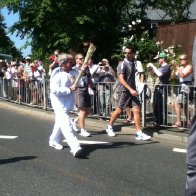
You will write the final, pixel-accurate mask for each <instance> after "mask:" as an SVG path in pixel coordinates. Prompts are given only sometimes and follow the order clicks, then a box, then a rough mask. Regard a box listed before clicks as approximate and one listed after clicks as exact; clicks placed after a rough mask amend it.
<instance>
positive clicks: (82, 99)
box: [74, 89, 91, 108]
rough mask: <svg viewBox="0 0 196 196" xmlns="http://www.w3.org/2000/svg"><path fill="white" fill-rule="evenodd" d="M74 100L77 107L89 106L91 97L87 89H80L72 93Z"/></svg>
mask: <svg viewBox="0 0 196 196" xmlns="http://www.w3.org/2000/svg"><path fill="white" fill-rule="evenodd" d="M74 101H75V105H76V107H77V108H82V107H85V108H90V107H91V97H90V94H89V92H88V90H85V91H83V90H80V89H77V91H76V92H75V93H74Z"/></svg>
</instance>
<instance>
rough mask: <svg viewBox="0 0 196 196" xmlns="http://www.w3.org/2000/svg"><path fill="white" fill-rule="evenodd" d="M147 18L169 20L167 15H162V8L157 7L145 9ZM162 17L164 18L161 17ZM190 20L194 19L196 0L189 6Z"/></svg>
mask: <svg viewBox="0 0 196 196" xmlns="http://www.w3.org/2000/svg"><path fill="white" fill-rule="evenodd" d="M146 13H147V18H148V19H150V20H152V21H160V20H170V17H169V16H166V17H164V15H165V12H164V11H163V10H160V9H157V10H154V9H152V8H149V9H148V10H147V11H146ZM163 17H164V18H163ZM189 17H190V20H196V1H194V2H193V3H192V4H191V6H190V15H189Z"/></svg>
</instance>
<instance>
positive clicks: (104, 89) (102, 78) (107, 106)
mask: <svg viewBox="0 0 196 196" xmlns="http://www.w3.org/2000/svg"><path fill="white" fill-rule="evenodd" d="M97 73H98V76H99V86H98V92H99V98H100V99H99V100H100V110H101V111H100V113H101V114H102V115H103V116H104V117H106V116H109V115H110V113H111V110H112V108H111V96H112V87H113V83H114V82H115V80H116V77H115V72H114V70H113V69H112V67H111V66H110V65H109V61H108V60H107V59H102V61H101V62H100V63H99V68H98V70H97Z"/></svg>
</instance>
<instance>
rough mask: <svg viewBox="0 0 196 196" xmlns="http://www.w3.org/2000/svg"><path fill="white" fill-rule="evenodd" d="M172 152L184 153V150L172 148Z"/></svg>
mask: <svg viewBox="0 0 196 196" xmlns="http://www.w3.org/2000/svg"><path fill="white" fill-rule="evenodd" d="M173 151H174V152H182V153H186V149H183V148H174V149H173Z"/></svg>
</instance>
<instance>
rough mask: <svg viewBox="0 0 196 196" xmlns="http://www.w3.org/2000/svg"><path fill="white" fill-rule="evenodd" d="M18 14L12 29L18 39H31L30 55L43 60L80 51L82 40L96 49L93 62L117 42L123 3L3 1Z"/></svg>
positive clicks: (63, 0)
mask: <svg viewBox="0 0 196 196" xmlns="http://www.w3.org/2000/svg"><path fill="white" fill-rule="evenodd" d="M2 2H3V3H4V4H2V5H3V6H7V7H8V9H9V10H10V11H13V12H14V13H15V12H18V13H19V15H20V20H19V21H18V22H17V23H15V24H14V25H13V27H12V32H13V31H15V30H17V34H18V36H20V37H21V38H23V37H25V36H27V37H28V36H29V37H31V38H32V43H31V45H32V52H33V54H34V55H39V57H45V56H47V55H49V53H52V52H53V51H54V49H57V48H58V49H60V50H61V51H67V50H69V49H72V50H73V51H81V49H82V48H83V45H82V43H83V41H92V42H94V43H95V45H96V46H97V50H96V55H95V56H96V57H97V59H100V58H103V57H106V58H108V57H109V56H111V54H112V53H113V52H114V51H115V50H116V45H117V44H118V42H119V33H118V32H119V24H120V22H121V10H122V8H123V6H124V4H125V3H126V2H127V0H121V1H119V0H108V1H104V0H100V1H94V0H80V1H69V0H60V1H55V0H41V1H40V0H15V1H14V2H13V1H12V0H4V1H2Z"/></svg>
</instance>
